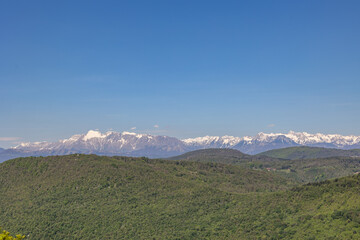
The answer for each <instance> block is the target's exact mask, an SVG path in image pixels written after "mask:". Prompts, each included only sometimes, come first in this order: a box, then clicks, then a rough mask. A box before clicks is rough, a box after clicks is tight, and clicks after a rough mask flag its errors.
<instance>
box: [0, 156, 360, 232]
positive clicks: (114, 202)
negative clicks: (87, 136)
mask: <svg viewBox="0 0 360 240" xmlns="http://www.w3.org/2000/svg"><path fill="white" fill-rule="evenodd" d="M290 186H291V183H289V182H287V181H286V180H284V179H282V178H281V177H278V176H276V175H274V174H272V173H271V172H266V171H260V170H250V169H244V168H241V167H238V166H232V165H224V164H216V163H197V162H185V161H168V160H151V159H147V158H129V157H100V156H96V155H68V156H55V157H36V158H35V157H29V158H18V159H13V160H9V161H6V162H4V163H2V164H0V193H1V194H0V216H1V217H0V225H1V226H2V227H4V228H5V229H7V230H8V231H10V232H19V233H22V234H25V235H26V236H27V238H28V239H359V238H358V236H359V235H358V233H359V232H360V208H359V206H360V198H359V197H358V195H359V192H360V177H359V175H353V176H350V177H346V178H342V179H336V180H333V181H326V182H321V183H316V184H309V185H305V186H302V187H295V188H292V189H291V190H286V189H289V187H290Z"/></svg>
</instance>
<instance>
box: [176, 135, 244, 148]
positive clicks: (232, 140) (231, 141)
mask: <svg viewBox="0 0 360 240" xmlns="http://www.w3.org/2000/svg"><path fill="white" fill-rule="evenodd" d="M182 141H183V142H184V143H185V144H186V145H187V146H191V147H194V148H232V147H233V146H235V145H236V144H238V143H239V142H240V141H241V138H239V137H233V136H223V137H216V136H205V137H197V138H188V139H184V140H182Z"/></svg>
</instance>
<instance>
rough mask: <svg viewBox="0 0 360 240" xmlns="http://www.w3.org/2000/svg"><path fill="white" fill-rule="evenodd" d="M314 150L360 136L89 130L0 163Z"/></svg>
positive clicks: (347, 145)
mask: <svg viewBox="0 0 360 240" xmlns="http://www.w3.org/2000/svg"><path fill="white" fill-rule="evenodd" d="M294 146H312V147H325V148H338V149H354V148H360V136H342V135H339V134H321V133H317V134H310V133H306V132H294V131H290V132H289V133H287V134H284V133H269V134H266V133H259V134H257V135H256V136H253V137H250V136H245V137H234V136H204V137H197V138H188V139H182V140H180V139H177V138H174V137H168V136H154V135H149V134H138V133H133V132H121V133H120V132H114V131H109V132H106V133H101V132H99V131H94V130H90V131H88V132H87V133H86V134H77V135H73V136H72V137H70V138H68V139H64V140H59V141H57V142H34V143H22V144H20V145H18V146H16V147H13V148H9V149H6V150H3V151H2V152H0V161H3V160H7V159H10V158H15V157H20V156H48V155H63V154H71V153H87V154H88V153H94V154H99V155H124V156H147V157H152V158H160V157H161V158H163V157H170V156H175V155H179V154H183V153H185V152H189V151H193V150H197V149H207V148H232V149H236V150H239V151H241V152H243V153H247V154H257V153H260V152H264V151H268V150H272V149H279V148H286V147H294Z"/></svg>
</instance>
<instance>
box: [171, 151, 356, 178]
mask: <svg viewBox="0 0 360 240" xmlns="http://www.w3.org/2000/svg"><path fill="white" fill-rule="evenodd" d="M306 149H308V148H306ZM311 149H313V148H310V150H311ZM316 149H317V148H316ZM169 159H171V160H183V161H193V162H216V163H224V164H231V165H238V166H241V167H244V168H250V169H258V170H267V171H271V172H273V173H274V174H278V175H280V176H282V177H285V178H287V179H290V180H293V181H297V182H299V183H309V182H319V181H324V180H327V179H332V178H339V177H345V176H349V175H352V174H354V173H356V172H359V171H360V158H355V157H329V158H316V159H298V160H288V159H279V158H275V157H270V156H266V155H261V154H260V155H255V156H254V155H247V154H244V153H241V152H239V151H237V150H234V149H203V150H196V151H192V152H188V153H185V154H182V155H179V156H176V157H172V158H169Z"/></svg>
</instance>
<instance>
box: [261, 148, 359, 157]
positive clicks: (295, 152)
mask: <svg viewBox="0 0 360 240" xmlns="http://www.w3.org/2000/svg"><path fill="white" fill-rule="evenodd" d="M257 156H267V157H273V158H282V159H291V160H293V159H311V158H312V159H314V158H328V157H360V149H351V150H342V149H335V148H321V147H305V146H301V147H289V148H281V149H274V150H270V151H266V152H262V153H259V154H257Z"/></svg>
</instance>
